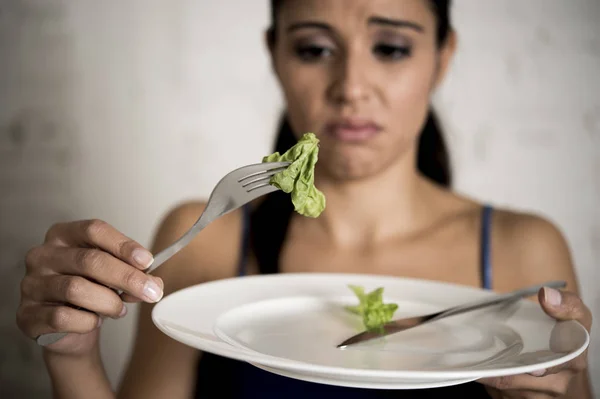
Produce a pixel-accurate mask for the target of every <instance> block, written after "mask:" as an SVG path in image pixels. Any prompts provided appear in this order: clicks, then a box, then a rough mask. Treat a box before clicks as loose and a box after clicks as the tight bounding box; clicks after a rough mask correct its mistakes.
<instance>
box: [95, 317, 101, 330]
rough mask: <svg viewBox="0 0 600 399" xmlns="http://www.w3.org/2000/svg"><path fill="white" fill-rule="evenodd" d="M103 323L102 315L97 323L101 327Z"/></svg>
mask: <svg viewBox="0 0 600 399" xmlns="http://www.w3.org/2000/svg"><path fill="white" fill-rule="evenodd" d="M101 325H102V317H98V323H96V328H100V326H101Z"/></svg>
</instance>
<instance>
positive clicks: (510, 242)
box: [492, 209, 578, 292]
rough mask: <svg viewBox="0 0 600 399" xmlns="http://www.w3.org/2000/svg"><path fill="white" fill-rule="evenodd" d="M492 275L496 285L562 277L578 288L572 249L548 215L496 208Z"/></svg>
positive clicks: (508, 286)
mask: <svg viewBox="0 0 600 399" xmlns="http://www.w3.org/2000/svg"><path fill="white" fill-rule="evenodd" d="M493 225H494V228H493V235H494V237H493V242H492V248H493V249H492V251H493V259H494V275H495V277H496V276H497V277H496V278H495V281H497V284H495V285H496V286H498V288H499V289H501V290H502V289H503V288H504V289H506V290H508V289H514V288H516V287H517V286H523V285H527V284H536V283H542V282H544V281H548V280H565V281H566V282H567V284H568V285H567V289H568V290H569V291H573V292H578V285H577V279H576V275H575V271H574V266H573V261H572V256H571V251H570V248H569V245H568V242H567V240H566V237H565V235H564V234H563V232H562V231H561V229H560V228H559V227H558V225H557V224H556V223H555V222H553V221H552V220H550V219H549V218H547V217H544V216H541V215H536V214H533V213H526V212H515V211H510V210H503V209H498V210H496V211H495V212H494V219H493Z"/></svg>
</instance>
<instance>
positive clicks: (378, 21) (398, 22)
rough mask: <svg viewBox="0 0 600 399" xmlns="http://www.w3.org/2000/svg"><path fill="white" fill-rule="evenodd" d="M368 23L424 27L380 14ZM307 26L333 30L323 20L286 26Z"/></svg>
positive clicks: (291, 29) (413, 27)
mask: <svg viewBox="0 0 600 399" xmlns="http://www.w3.org/2000/svg"><path fill="white" fill-rule="evenodd" d="M369 24H373V25H383V26H392V27H395V28H408V29H412V30H414V31H416V32H419V33H422V32H424V31H425V29H424V28H423V26H422V25H419V24H417V23H415V22H411V21H406V20H402V19H392V18H387V17H380V16H374V17H371V18H369ZM307 28H313V29H321V30H326V31H332V30H333V29H332V27H331V26H330V25H328V24H326V23H324V22H316V21H303V22H296V23H294V24H291V25H290V26H289V27H288V28H287V31H288V32H293V31H296V30H299V29H307Z"/></svg>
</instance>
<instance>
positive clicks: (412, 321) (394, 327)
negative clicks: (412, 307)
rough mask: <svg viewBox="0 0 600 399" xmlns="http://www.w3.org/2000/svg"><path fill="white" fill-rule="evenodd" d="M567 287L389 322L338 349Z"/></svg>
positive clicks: (533, 288) (500, 297) (513, 294)
mask: <svg viewBox="0 0 600 399" xmlns="http://www.w3.org/2000/svg"><path fill="white" fill-rule="evenodd" d="M566 285H567V283H566V282H564V281H549V282H546V283H544V284H538V285H533V286H530V287H527V288H523V289H520V290H516V291H513V292H509V293H506V294H501V295H496V296H494V297H492V298H488V299H484V300H478V301H476V302H469V303H466V304H462V305H458V306H454V307H451V308H449V309H445V310H442V311H439V312H435V313H430V314H427V315H423V316H415V317H408V318H403V319H398V320H393V321H390V322H387V323H386V324H384V325H383V326H382V329H381V330H383V331H381V330H380V331H374V330H366V331H363V332H361V333H359V334H356V335H354V336H352V337H350V338H348V339H346V340H345V341H344V342H342V343H341V344H339V345H338V346H337V348H340V349H344V348H346V347H348V346H350V345H355V344H357V343H359V342H366V341H370V340H372V339H376V338H381V337H385V336H388V335H391V334H396V333H398V332H400V331H404V330H407V329H409V328H413V327H417V326H420V325H423V324H426V323H431V322H433V321H436V320H440V319H444V318H446V317H450V316H455V315H459V314H462V313H466V312H470V311H473V310H478V309H482V308H486V307H489V306H493V305H497V304H500V303H503V302H506V303H510V302H516V301H518V300H519V299H521V298H525V297H528V296H531V295H535V294H536V293H537V292H538V291H539V290H540V289H542V288H543V287H551V288H564V287H565V286H566Z"/></svg>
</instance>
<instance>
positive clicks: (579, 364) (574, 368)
mask: <svg viewBox="0 0 600 399" xmlns="http://www.w3.org/2000/svg"><path fill="white" fill-rule="evenodd" d="M587 367H588V361H587V351H585V352H584V353H582V354H581V355H579V356H577V357H576V358H575V359H573V360H571V361H569V362H567V363H564V364H561V365H558V366H555V367H550V368H549V369H547V370H540V371H539V373H538V375H541V376H546V375H551V374H558V373H560V372H563V371H569V372H571V373H573V374H577V373H579V372H581V371H583V370H585V369H587Z"/></svg>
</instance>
